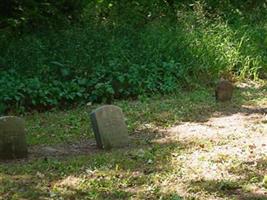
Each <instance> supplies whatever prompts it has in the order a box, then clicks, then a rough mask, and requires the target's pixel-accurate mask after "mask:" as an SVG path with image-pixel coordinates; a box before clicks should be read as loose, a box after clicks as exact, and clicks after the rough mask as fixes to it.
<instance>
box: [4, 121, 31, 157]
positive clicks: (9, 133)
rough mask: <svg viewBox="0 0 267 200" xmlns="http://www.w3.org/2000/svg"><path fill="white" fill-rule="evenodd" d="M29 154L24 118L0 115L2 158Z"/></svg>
mask: <svg viewBox="0 0 267 200" xmlns="http://www.w3.org/2000/svg"><path fill="white" fill-rule="evenodd" d="M27 155H28V150H27V143H26V134H25V125H24V120H22V119H21V118H19V117H13V116H7V117H0V159H1V160H8V159H16V158H26V157H27Z"/></svg>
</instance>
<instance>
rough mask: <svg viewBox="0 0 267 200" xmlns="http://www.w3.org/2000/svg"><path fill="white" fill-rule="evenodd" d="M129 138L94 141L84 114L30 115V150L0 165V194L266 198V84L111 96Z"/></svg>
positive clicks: (85, 110)
mask: <svg viewBox="0 0 267 200" xmlns="http://www.w3.org/2000/svg"><path fill="white" fill-rule="evenodd" d="M115 104H116V105H118V106H120V107H121V108H122V109H123V111H124V114H125V118H126V123H127V125H128V129H129V133H130V137H131V145H130V146H129V147H127V148H122V149H114V150H111V151H104V150H99V149H97V148H96V144H95V140H94V137H93V133H92V130H91V127H90V123H89V114H88V113H89V112H91V111H92V110H93V109H95V108H96V107H98V106H99V105H90V103H89V104H88V105H87V106H84V107H79V108H76V109H71V110H68V111H58V110H55V111H50V112H47V113H41V114H40V113H31V114H27V115H26V116H24V118H25V120H26V122H27V132H28V138H27V139H28V142H29V152H30V153H29V158H28V159H25V160H18V161H11V162H2V163H0V185H1V187H0V199H5V200H6V199H171V200H179V199H212V200H214V199H267V87H266V83H246V84H245V83H242V84H241V83H239V84H238V86H237V88H236V90H235V94H234V98H233V100H232V102H230V103H216V102H215V100H214V96H213V89H212V88H209V89H205V88H199V89H197V90H195V91H191V92H177V94H175V95H170V96H153V97H140V100H138V101H119V102H116V103H115Z"/></svg>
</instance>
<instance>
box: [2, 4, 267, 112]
mask: <svg viewBox="0 0 267 200" xmlns="http://www.w3.org/2000/svg"><path fill="white" fill-rule="evenodd" d="M2 2H3V0H2ZM14 2H23V1H14ZM25 2H28V1H25ZM32 2H33V3H34V2H35V1H32ZM38 2H39V1H38ZM43 2H46V3H47V5H49V9H48V8H47V9H45V12H43V11H41V10H40V9H41V8H42V9H43V7H42V6H41V5H43V4H41V3H40V4H39V3H36V2H35V3H34V6H35V7H36V9H34V10H36V13H31V12H30V11H28V10H27V9H28V7H27V6H24V7H23V9H22V10H23V12H22V11H21V13H20V15H17V14H16V15H14V14H13V15H6V16H5V18H3V19H4V20H3V21H4V22H12V21H17V20H19V19H18V18H17V17H22V18H23V20H24V18H25V19H27V20H25V23H22V24H23V26H20V25H18V26H17V25H16V26H13V25H10V26H8V24H7V25H6V26H5V28H4V29H2V31H1V34H0V49H1V52H0V67H1V68H0V75H1V76H0V83H1V86H0V110H2V111H4V110H5V111H8V110H10V109H12V110H14V109H18V108H20V109H25V108H26V109H28V108H31V109H33V108H34V109H39V110H43V109H49V108H52V107H58V106H65V105H69V104H73V103H75V104H76V103H86V102H89V101H93V102H94V101H98V102H99V101H107V102H110V101H112V100H113V99H114V98H132V97H134V98H135V97H137V96H139V95H143V94H149V95H153V94H155V93H173V92H175V91H177V90H178V89H179V88H194V87H195V86H196V85H197V84H212V83H213V81H214V80H216V79H217V78H218V77H220V76H232V75H234V76H237V77H240V78H257V77H263V78H264V76H266V69H267V64H266V63H267V34H266V29H267V19H266V18H267V8H266V4H265V1H250V0H244V1H230V0H228V1H224V3H218V1H186V0H184V1H179V3H175V1H163V0H158V1H153V2H150V1H141V0H139V1H127V2H122V1H111V0H110V1H104V0H102V1H100V0H98V1H91V2H87V3H86V1H85V2H82V1H67V0H65V1H57V3H52V1H43ZM75 2H80V3H78V4H76V3H75ZM240 2H242V3H240ZM64 3H68V4H67V5H69V7H68V8H75V9H71V12H69V11H67V10H68V9H67V10H65V8H66V7H64V6H63V5H64ZM16 5H18V4H16ZM25 5H26V4H25ZM27 5H28V4H27ZM85 5H86V6H85ZM40 6H41V7H40ZM73 6H74V7H73ZM29 8H31V6H30V7H29ZM55 8H56V9H55ZM50 10H53V11H55V13H54V14H53V15H50V14H49V15H47V12H50ZM65 11H66V12H65ZM66 14H67V15H66ZM70 16H71V17H70ZM2 17H3V16H2ZM73 18H76V19H78V18H79V19H80V20H79V22H76V23H69V22H73V20H69V19H73ZM10 20H11V21H10ZM20 22H21V20H19V23H20ZM33 22H34V23H33ZM66 22H67V23H66ZM12 23H13V22H12ZM20 24H21V23H20ZM22 24H21V25H22ZM10 27H12V29H10Z"/></svg>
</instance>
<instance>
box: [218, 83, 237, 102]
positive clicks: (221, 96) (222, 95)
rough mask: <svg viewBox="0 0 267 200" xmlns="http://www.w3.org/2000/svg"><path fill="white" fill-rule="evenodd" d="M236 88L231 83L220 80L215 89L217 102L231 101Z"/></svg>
mask: <svg viewBox="0 0 267 200" xmlns="http://www.w3.org/2000/svg"><path fill="white" fill-rule="evenodd" d="M233 91H234V86H233V84H232V83H231V82H230V81H227V80H220V81H219V82H218V84H217V86H216V88H215V97H216V101H220V102H225V101H231V99H232V96H233Z"/></svg>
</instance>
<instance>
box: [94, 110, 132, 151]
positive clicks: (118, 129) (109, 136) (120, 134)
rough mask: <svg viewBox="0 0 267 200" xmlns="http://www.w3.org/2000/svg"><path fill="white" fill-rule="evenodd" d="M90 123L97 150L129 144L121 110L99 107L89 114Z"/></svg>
mask: <svg viewBox="0 0 267 200" xmlns="http://www.w3.org/2000/svg"><path fill="white" fill-rule="evenodd" d="M91 123H92V127H93V131H94V134H95V138H96V143H97V146H98V147H99V148H103V149H110V148H113V147H123V146H126V145H128V144H129V137H128V131H127V126H126V124H125V121H124V117H123V113H122V110H121V108H119V107H117V106H113V105H106V106H101V107H100V108H98V109H96V110H94V111H93V112H92V113H91Z"/></svg>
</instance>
